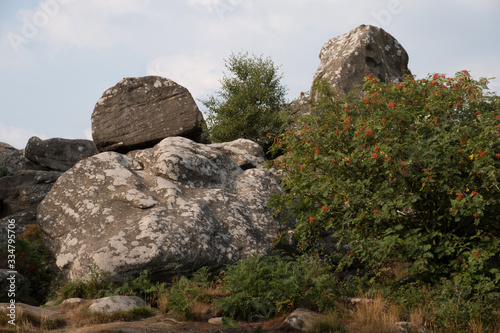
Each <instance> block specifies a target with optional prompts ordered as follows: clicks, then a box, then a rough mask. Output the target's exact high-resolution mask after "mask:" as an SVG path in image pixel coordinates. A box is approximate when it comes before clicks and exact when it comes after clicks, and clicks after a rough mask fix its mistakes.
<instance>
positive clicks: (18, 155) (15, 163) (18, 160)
mask: <svg viewBox="0 0 500 333" xmlns="http://www.w3.org/2000/svg"><path fill="white" fill-rule="evenodd" d="M24 164H25V159H24V157H23V154H22V152H21V151H20V150H18V149H16V148H14V147H12V146H11V145H9V144H6V143H3V142H0V176H5V175H9V174H13V173H16V172H17V171H18V170H21V169H22V168H23V167H24Z"/></svg>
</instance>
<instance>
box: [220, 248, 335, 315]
mask: <svg viewBox="0 0 500 333" xmlns="http://www.w3.org/2000/svg"><path fill="white" fill-rule="evenodd" d="M222 284H223V289H224V290H225V291H226V292H227V294H228V295H227V296H226V297H223V298H220V299H217V300H216V302H215V305H216V307H218V308H220V309H221V310H222V311H223V314H224V315H226V316H229V317H231V318H242V319H245V320H255V319H259V318H260V319H262V318H265V319H267V318H270V317H272V316H274V315H279V314H283V313H287V312H289V311H290V310H293V309H294V308H296V307H308V308H310V309H314V310H319V311H325V310H328V309H331V308H333V307H334V305H335V302H336V301H337V300H338V299H339V298H340V297H341V296H342V295H341V294H342V293H341V288H340V287H339V285H340V282H339V280H338V279H337V278H336V277H335V276H334V275H333V273H332V270H331V267H330V266H329V265H328V264H327V263H326V262H322V261H320V260H319V259H318V258H315V257H312V256H305V257H300V258H296V259H292V258H289V257H286V256H281V255H272V256H255V257H252V258H249V259H247V260H241V261H239V262H237V263H235V264H234V265H231V266H228V267H227V268H226V269H225V270H224V273H223V275H222Z"/></svg>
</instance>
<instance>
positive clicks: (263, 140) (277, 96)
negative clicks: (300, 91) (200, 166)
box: [202, 53, 286, 149]
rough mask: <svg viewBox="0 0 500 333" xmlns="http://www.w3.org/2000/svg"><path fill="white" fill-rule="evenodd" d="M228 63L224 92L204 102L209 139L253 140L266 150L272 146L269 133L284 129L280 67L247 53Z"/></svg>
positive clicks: (268, 59) (221, 91) (220, 91)
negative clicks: (281, 114) (281, 113)
mask: <svg viewBox="0 0 500 333" xmlns="http://www.w3.org/2000/svg"><path fill="white" fill-rule="evenodd" d="M225 63H226V64H225V65H226V68H227V70H228V71H229V73H226V74H225V76H224V77H223V78H222V80H221V85H222V87H221V90H219V91H218V92H216V96H211V97H209V98H208V99H207V100H204V101H202V103H203V105H205V107H206V108H207V109H208V117H207V128H206V131H207V133H208V137H209V139H210V140H211V141H213V142H228V141H233V140H236V139H240V138H245V139H250V140H253V141H255V142H257V143H259V144H260V145H262V146H263V147H264V148H265V149H266V148H268V147H269V146H270V145H271V144H272V138H270V137H269V136H268V135H267V133H279V132H281V129H282V126H283V119H282V117H281V116H280V112H281V110H282V108H283V107H284V106H285V103H286V102H285V94H286V88H285V87H284V86H283V85H282V84H281V82H280V81H281V79H282V75H280V74H279V73H278V70H279V67H276V66H275V65H274V62H273V61H272V60H271V59H270V58H266V59H264V58H263V57H262V56H260V57H259V56H255V55H254V56H252V57H251V56H249V55H248V53H240V54H234V53H233V54H231V56H230V57H229V59H226V60H225Z"/></svg>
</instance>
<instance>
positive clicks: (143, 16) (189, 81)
mask: <svg viewBox="0 0 500 333" xmlns="http://www.w3.org/2000/svg"><path fill="white" fill-rule="evenodd" d="M360 24H373V25H377V26H379V27H381V28H384V29H385V30H386V31H387V32H389V33H390V34H392V35H393V36H394V37H395V38H396V39H397V40H398V41H399V42H400V43H401V44H402V45H403V46H404V48H405V49H406V50H407V52H408V54H409V56H410V63H409V67H410V69H411V70H412V72H413V74H415V75H417V76H418V77H423V76H426V75H427V74H428V73H435V72H439V73H446V74H448V75H452V74H454V73H455V72H457V71H460V70H462V69H467V70H470V71H471V73H472V75H473V76H475V77H477V78H479V77H498V78H499V79H500V43H499V37H498V34H499V33H500V2H499V1H498V0H476V1H470V0H467V1H465V0H437V1H436V0H433V1H430V0H418V1H417V0H286V1H285V0H184V1H179V0H176V1H174V0H43V1H40V0H18V1H15V0H10V1H9V0H0V141H2V142H7V143H9V144H11V145H13V146H15V147H17V148H24V146H25V145H26V142H27V140H28V139H29V138H30V137H31V136H33V135H37V136H39V137H41V138H51V137H64V138H89V139H90V138H91V136H90V133H91V130H90V128H91V121H90V117H91V115H92V111H93V109H94V106H95V103H96V102H97V100H98V99H99V98H100V97H101V95H102V93H103V92H104V91H105V90H106V89H107V88H109V87H111V86H113V85H115V84H116V83H117V82H118V81H120V80H121V79H122V78H124V77H133V76H145V75H153V74H154V75H162V76H165V77H167V78H169V79H172V80H173V81H176V82H177V83H179V84H181V85H183V86H185V87H186V88H188V89H189V90H190V92H191V93H192V95H193V97H194V98H195V99H196V100H197V104H198V106H199V107H200V109H203V106H202V104H201V102H199V99H205V98H207V97H208V96H209V95H211V94H213V93H214V92H215V91H216V90H218V89H219V80H220V79H221V78H222V75H223V72H224V59H225V58H228V57H229V55H230V54H231V53H232V52H235V53H238V52H240V51H248V52H249V53H254V54H257V55H264V56H265V57H268V56H269V57H271V58H272V59H273V61H274V62H275V64H277V65H281V71H282V73H283V76H284V78H283V81H282V82H283V83H284V84H285V85H286V86H287V88H288V99H289V100H292V99H294V98H296V97H298V95H299V94H300V92H301V91H307V90H309V88H310V85H311V81H312V77H313V75H314V72H315V71H316V69H317V67H318V65H319V58H318V55H319V51H320V49H321V47H322V45H323V44H324V43H325V42H326V41H327V40H328V39H330V38H332V37H335V36H338V35H340V34H343V33H346V32H348V31H349V30H351V29H353V28H355V27H357V26H358V25H360ZM499 79H496V80H492V81H491V83H490V87H491V89H492V90H493V91H496V92H497V93H499V92H500V80H499Z"/></svg>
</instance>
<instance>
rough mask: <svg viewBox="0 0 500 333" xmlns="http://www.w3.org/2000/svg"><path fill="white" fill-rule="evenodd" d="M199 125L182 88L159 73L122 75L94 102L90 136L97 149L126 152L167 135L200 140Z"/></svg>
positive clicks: (192, 104) (199, 117) (197, 114)
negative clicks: (138, 75)
mask: <svg viewBox="0 0 500 333" xmlns="http://www.w3.org/2000/svg"><path fill="white" fill-rule="evenodd" d="M202 124H203V115H202V113H201V112H200V110H199V109H198V107H197V106H196V103H195V101H194V99H193V97H192V96H191V94H190V93H189V91H188V90H187V89H186V88H184V87H182V86H180V85H178V84H177V83H175V82H173V81H171V80H169V79H166V78H163V77H159V76H146V77H138V78H124V79H123V80H121V81H120V82H118V83H117V84H116V85H115V86H114V87H112V88H109V89H108V90H106V91H105V92H104V94H103V95H102V97H101V98H100V99H99V100H98V101H97V104H96V106H95V109H94V112H93V113H92V137H93V139H94V142H95V144H96V146H97V148H98V149H99V151H101V152H103V151H116V152H120V153H126V152H129V151H131V150H134V149H144V148H150V147H152V146H154V145H155V144H157V143H158V142H160V141H161V140H163V139H164V138H167V137H171V136H182V137H186V138H190V139H192V140H194V141H197V142H202V141H203V128H202Z"/></svg>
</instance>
